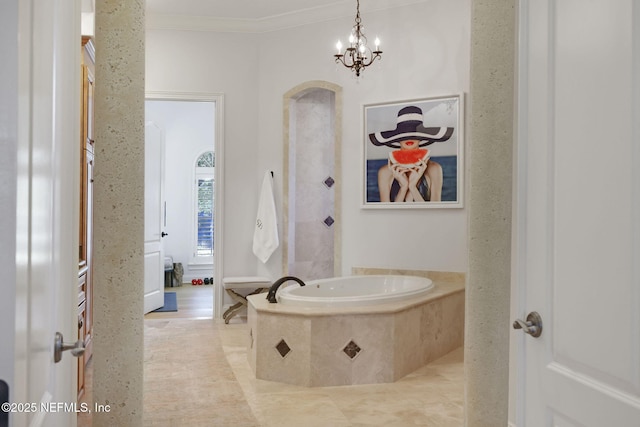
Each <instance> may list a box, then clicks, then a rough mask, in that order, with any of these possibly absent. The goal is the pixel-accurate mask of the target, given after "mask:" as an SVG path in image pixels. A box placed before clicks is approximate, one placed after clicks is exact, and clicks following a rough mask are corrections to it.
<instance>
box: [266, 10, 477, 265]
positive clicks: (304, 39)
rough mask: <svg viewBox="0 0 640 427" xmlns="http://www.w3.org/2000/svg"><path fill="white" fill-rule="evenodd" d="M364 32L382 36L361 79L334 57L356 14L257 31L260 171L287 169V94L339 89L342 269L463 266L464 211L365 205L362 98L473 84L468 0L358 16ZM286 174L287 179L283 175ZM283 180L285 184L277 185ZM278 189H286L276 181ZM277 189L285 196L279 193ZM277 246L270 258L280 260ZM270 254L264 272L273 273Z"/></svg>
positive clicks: (392, 98)
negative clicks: (323, 83) (377, 58)
mask: <svg viewBox="0 0 640 427" xmlns="http://www.w3.org/2000/svg"><path fill="white" fill-rule="evenodd" d="M362 19H363V22H364V24H365V30H366V34H367V37H369V38H370V39H372V40H373V39H375V37H376V35H377V36H378V37H379V38H380V40H381V49H382V50H383V52H384V53H383V57H382V61H381V62H380V63H379V64H378V65H374V66H372V67H370V68H369V69H366V70H365V71H364V72H363V74H362V77H363V78H361V79H360V81H359V82H357V81H355V80H354V79H353V78H352V76H351V74H352V73H351V72H350V71H349V70H347V69H346V68H344V67H342V66H336V65H335V64H334V63H333V60H332V55H333V54H334V53H335V52H334V50H335V48H334V45H335V43H336V41H337V39H338V38H341V39H342V43H343V45H344V44H345V43H346V36H347V35H348V33H349V31H350V28H351V26H352V24H353V18H345V19H343V20H339V21H332V22H325V23H321V24H317V25H309V26H305V27H300V28H296V29H291V30H287V31H282V32H274V33H269V34H266V35H263V36H262V37H261V38H260V74H259V81H260V84H259V87H260V97H259V98H260V111H259V116H260V117H259V120H260V134H261V138H260V139H261V144H260V148H259V149H260V163H259V167H258V169H259V170H262V169H265V168H273V169H274V170H275V171H276V177H279V176H280V174H279V173H278V171H281V170H282V169H281V167H282V95H283V94H284V93H285V92H286V91H288V90H289V89H291V88H292V87H294V86H296V85H298V84H300V83H302V82H305V81H309V80H327V81H331V82H333V83H337V84H339V85H341V86H342V87H343V91H344V92H343V99H344V104H343V140H342V147H343V149H342V155H343V158H342V164H343V169H342V176H343V183H342V194H343V199H342V218H343V224H342V236H343V237H342V242H343V247H342V253H343V259H342V268H343V274H350V272H351V268H352V267H390V268H404V269H428V270H444V271H466V268H467V249H466V235H467V212H466V209H444V210H442V209H430V210H426V209H419V210H415V209H412V210H375V211H374V210H363V209H361V207H360V206H361V188H362V185H363V183H362V181H363V178H362V176H363V169H362V168H363V160H362V155H363V135H362V133H363V129H362V110H363V108H362V106H363V105H364V104H370V103H377V102H388V101H398V100H405V99H414V98H420V97H428V96H433V95H443V94H457V93H461V92H467V91H468V90H469V51H470V45H469V27H470V2H469V1H468V0H454V1H447V0H437V1H429V2H426V3H422V4H416V5H412V6H406V7H402V8H397V9H395V10H387V11H381V12H376V13H368V14H363V15H362ZM280 181H281V180H280ZM279 184H281V182H279ZM280 188H282V187H281V186H280ZM279 196H281V193H280V195H279ZM280 257H281V253H280V251H279V252H278V253H276V254H274V258H278V259H279V258H280ZM279 266H280V265H279V264H276V263H275V262H272V261H270V262H269V264H268V265H267V268H266V270H269V271H277V270H276V269H277V268H279Z"/></svg>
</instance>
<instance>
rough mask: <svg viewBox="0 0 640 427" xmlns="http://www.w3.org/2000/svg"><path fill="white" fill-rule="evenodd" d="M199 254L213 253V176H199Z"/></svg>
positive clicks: (209, 254)
mask: <svg viewBox="0 0 640 427" xmlns="http://www.w3.org/2000/svg"><path fill="white" fill-rule="evenodd" d="M196 250H197V253H196V255H198V256H212V255H213V178H198V246H197V249H196Z"/></svg>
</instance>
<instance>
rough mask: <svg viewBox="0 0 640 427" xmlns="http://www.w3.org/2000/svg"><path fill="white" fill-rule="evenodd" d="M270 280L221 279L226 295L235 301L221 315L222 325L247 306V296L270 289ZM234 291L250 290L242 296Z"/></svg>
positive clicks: (254, 278)
mask: <svg viewBox="0 0 640 427" xmlns="http://www.w3.org/2000/svg"><path fill="white" fill-rule="evenodd" d="M271 283H272V281H271V279H269V278H268V277H260V276H241V277H225V278H223V279H222V286H224V290H225V291H226V292H227V294H228V295H229V296H230V297H231V299H233V300H234V301H236V303H235V304H233V305H232V306H231V307H229V308H228V309H227V311H225V312H224V314H223V315H222V318H223V319H224V323H227V324H228V323H229V320H231V318H232V317H233V316H235V315H236V314H237V313H238V311H240V309H242V308H243V307H246V306H247V297H248V296H249V295H255V294H259V293H261V292H264V291H266V290H268V289H269V288H270V287H271ZM236 289H250V290H251V292H249V293H248V294H247V295H242V294H241V293H238V292H236Z"/></svg>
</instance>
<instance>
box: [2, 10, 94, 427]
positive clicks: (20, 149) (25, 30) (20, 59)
mask: <svg viewBox="0 0 640 427" xmlns="http://www.w3.org/2000/svg"><path fill="white" fill-rule="evenodd" d="M79 18H80V9H79V2H78V1H66V0H54V1H51V2H39V1H33V0H32V1H22V0H21V1H15V0H9V1H6V2H2V4H1V5H0V21H1V22H0V27H2V28H3V29H9V31H8V33H10V34H3V36H2V37H0V46H1V48H0V51H1V52H2V53H3V58H4V61H5V62H4V65H7V64H8V66H7V67H4V68H3V71H6V73H4V72H3V73H2V82H1V83H0V85H1V86H2V88H3V89H2V91H1V92H2V94H3V101H2V102H3V109H2V111H3V114H0V129H3V132H0V134H1V137H0V138H2V141H3V142H2V147H3V148H4V149H6V150H4V149H3V152H4V153H8V154H9V155H11V156H12V161H13V164H14V167H13V168H11V169H13V172H14V173H13V174H11V175H9V174H7V175H6V176H5V175H3V180H2V182H1V183H0V187H2V194H3V206H2V209H0V210H1V211H2V217H1V218H0V222H2V224H3V227H4V226H5V225H6V224H10V223H11V222H13V226H14V228H13V231H14V236H15V239H9V241H8V242H5V241H4V240H3V245H2V246H3V254H4V256H3V257H2V260H3V262H7V263H10V262H13V260H15V270H13V269H12V268H9V271H10V272H11V271H13V273H14V274H11V273H10V274H9V278H8V280H10V279H11V278H14V279H15V280H11V281H9V282H8V283H5V285H6V288H4V287H3V298H4V297H7V296H8V297H9V298H11V305H9V304H7V301H6V300H5V301H4V304H7V306H8V307H5V308H8V310H10V312H13V314H15V316H13V318H5V320H7V323H3V326H5V327H2V328H0V331H1V332H0V334H1V335H2V343H3V344H2V345H0V349H1V350H0V353H3V354H1V355H0V359H2V361H3V368H2V369H5V370H6V369H7V366H9V368H8V370H11V371H13V373H12V375H11V374H9V375H10V376H11V378H10V381H8V384H9V386H10V398H11V399H10V403H11V405H10V406H9V410H10V412H11V413H10V414H9V417H10V424H11V425H12V426H16V427H20V426H27V425H29V426H53V427H58V426H59V427H67V426H74V425H75V423H76V418H77V414H76V413H75V412H74V410H75V407H74V404H75V403H76V396H77V383H76V379H77V377H76V372H77V371H76V369H77V363H78V362H77V359H75V358H74V357H72V356H71V354H70V352H64V353H63V354H62V358H61V360H60V361H59V362H58V363H55V362H54V337H55V334H56V332H60V333H62V334H63V335H64V338H65V341H66V342H69V343H74V342H77V340H78V318H77V315H78V289H77V281H78V212H79V199H78V197H79V196H78V193H79V177H80V168H79V166H80V157H79V153H80V150H79V144H80V133H79V123H80V102H79V101H80V82H81V79H80V73H79V70H80V67H79V66H78V65H79V60H80V57H79V53H80V46H81V44H80V27H79V25H80V24H79ZM5 20H6V22H5ZM5 25H6V26H5ZM5 95H6V96H7V97H4V96H5ZM5 130H8V132H6V133H5ZM3 155H5V154H3ZM16 159H17V161H16ZM11 169H10V170H11ZM11 193H13V195H11ZM7 195H9V196H8V197H4V196H7ZM4 202H7V203H6V204H5V203H4ZM7 217H9V218H7ZM13 218H15V219H13ZM0 228H2V227H0ZM5 243H9V244H10V245H11V246H9V247H5ZM13 243H15V244H13ZM12 276H13V277H12ZM5 279H7V278H5ZM78 345H80V346H81V345H82V343H81V342H80V343H79V344H78ZM5 349H9V351H11V352H12V353H13V354H12V355H7V353H8V352H7V351H6V350H5ZM5 373H6V371H5ZM58 402H59V403H61V404H62V406H61V407H59V406H57V404H58ZM65 405H66V406H65ZM60 408H62V409H63V410H60ZM65 409H66V410H65ZM4 414H5V413H4V412H3V415H4ZM0 420H1V418H0ZM3 421H6V420H3Z"/></svg>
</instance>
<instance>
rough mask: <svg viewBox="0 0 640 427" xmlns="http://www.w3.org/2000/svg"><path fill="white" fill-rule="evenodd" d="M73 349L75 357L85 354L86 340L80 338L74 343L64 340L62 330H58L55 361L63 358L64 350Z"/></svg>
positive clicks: (55, 342)
mask: <svg viewBox="0 0 640 427" xmlns="http://www.w3.org/2000/svg"><path fill="white" fill-rule="evenodd" d="M66 350H71V354H72V355H74V356H75V357H80V356H82V355H83V354H84V341H83V340H78V341H76V342H75V343H73V344H69V343H66V342H64V337H63V336H62V334H61V333H60V332H56V337H55V341H54V345H53V361H54V362H55V363H58V362H59V361H61V360H62V352H63V351H66Z"/></svg>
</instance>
